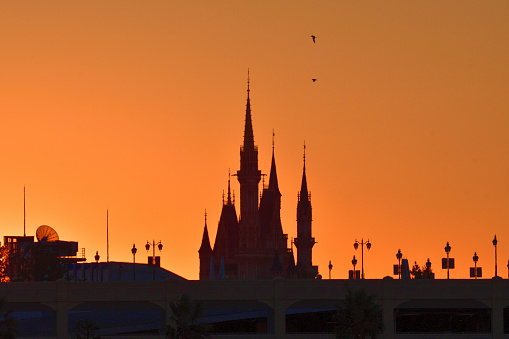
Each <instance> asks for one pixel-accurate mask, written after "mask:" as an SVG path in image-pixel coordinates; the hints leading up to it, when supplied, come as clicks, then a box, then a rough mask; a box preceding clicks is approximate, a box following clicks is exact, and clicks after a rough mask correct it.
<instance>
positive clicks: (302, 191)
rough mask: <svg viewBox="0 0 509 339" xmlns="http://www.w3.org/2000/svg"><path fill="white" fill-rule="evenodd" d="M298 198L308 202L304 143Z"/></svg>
mask: <svg viewBox="0 0 509 339" xmlns="http://www.w3.org/2000/svg"><path fill="white" fill-rule="evenodd" d="M300 197H301V199H302V197H304V198H305V199H306V200H308V197H309V194H308V183H307V179H306V143H304V167H303V169H302V184H301V185H300Z"/></svg>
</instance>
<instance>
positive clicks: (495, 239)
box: [491, 234, 498, 277]
mask: <svg viewBox="0 0 509 339" xmlns="http://www.w3.org/2000/svg"><path fill="white" fill-rule="evenodd" d="M491 242H492V243H493V246H495V277H498V274H497V244H498V240H497V235H496V234H495V237H494V238H493V240H492V241H491Z"/></svg>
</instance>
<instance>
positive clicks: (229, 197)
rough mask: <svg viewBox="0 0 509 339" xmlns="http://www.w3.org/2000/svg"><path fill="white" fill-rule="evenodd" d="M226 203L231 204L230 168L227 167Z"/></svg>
mask: <svg viewBox="0 0 509 339" xmlns="http://www.w3.org/2000/svg"><path fill="white" fill-rule="evenodd" d="M226 204H227V205H232V194H231V191H230V169H229V168H228V200H227V201H226Z"/></svg>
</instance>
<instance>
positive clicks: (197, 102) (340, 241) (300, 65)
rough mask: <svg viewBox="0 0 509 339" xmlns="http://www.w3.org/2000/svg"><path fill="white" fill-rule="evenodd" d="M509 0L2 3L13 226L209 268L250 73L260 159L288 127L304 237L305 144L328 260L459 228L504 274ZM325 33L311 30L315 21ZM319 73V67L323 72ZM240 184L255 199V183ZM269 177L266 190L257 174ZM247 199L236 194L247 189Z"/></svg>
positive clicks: (2, 125)
mask: <svg viewBox="0 0 509 339" xmlns="http://www.w3.org/2000/svg"><path fill="white" fill-rule="evenodd" d="M508 18H509V1H506V0H500V1H477V0H476V1H468V0H461V1H453V0H448V1H374V0H373V1H297V0H294V1H234V0H232V1H221V0H217V1H172V0H164V1H160V0H154V1H141V0H139V1H127V0H122V1H96V0H88V1H2V2H0V117H1V120H0V160H1V165H0V188H1V189H0V225H1V230H2V231H1V232H0V235H1V236H2V241H3V236H5V235H22V234H23V187H24V186H25V187H26V231H27V235H35V231H36V229H37V227H38V226H40V225H50V226H51V227H53V228H54V229H55V230H56V231H57V232H58V234H59V236H60V239H61V240H74V241H78V242H79V247H80V248H81V247H84V248H85V249H86V256H87V259H88V261H94V259H93V256H94V254H95V252H96V251H99V254H100V256H101V261H103V260H106V210H107V209H108V210H109V230H110V233H109V239H110V253H109V257H110V261H128V262H132V255H131V247H132V245H133V243H136V247H137V248H138V254H137V256H136V261H137V262H146V261H147V255H146V251H145V249H144V245H145V243H146V242H147V240H149V241H151V242H152V240H155V241H156V242H157V241H159V240H161V241H162V243H163V245H164V247H163V250H162V252H161V253H160V254H161V264H162V266H163V267H164V268H166V269H168V270H170V271H172V272H175V273H176V274H179V275H182V276H184V277H185V278H188V279H197V278H198V268H199V266H198V264H199V262H198V248H199V246H200V241H201V236H202V232H203V226H204V212H205V209H206V210H207V214H208V227H209V231H210V237H211V241H212V242H213V240H214V239H215V236H216V230H217V223H218V221H219V214H220V211H221V207H222V193H223V190H226V189H227V182H228V170H229V169H230V170H231V172H232V173H234V172H236V171H237V170H238V169H239V163H240V156H239V147H240V145H241V143H242V138H243V131H244V114H245V105H246V88H247V72H248V68H249V72H250V81H251V82H250V89H251V92H250V97H251V108H252V114H253V127H254V136H255V143H256V144H257V145H258V147H259V167H260V169H261V170H262V173H268V172H269V170H270V160H271V150H272V146H271V144H272V130H273V129H274V131H275V157H276V163H277V170H278V179H279V185H280V190H281V193H282V195H283V196H282V210H281V215H282V223H283V230H284V232H285V233H288V236H289V238H291V237H295V236H296V206H297V192H298V190H299V189H300V181H301V176H302V165H303V159H302V156H303V143H304V141H305V143H306V147H307V148H306V170H307V180H308V187H309V190H310V191H311V195H312V205H313V236H314V237H315V238H316V241H317V244H316V245H315V247H314V251H313V263H314V264H315V265H318V266H319V272H320V274H322V275H323V277H324V278H328V275H329V273H328V268H327V265H328V263H329V260H331V261H332V264H333V265H334V267H333V270H332V277H333V278H338V279H344V278H347V277H348V270H349V269H351V268H352V265H351V260H352V257H353V255H356V257H357V258H358V260H359V265H358V268H360V259H361V258H360V248H359V250H357V251H355V249H354V247H353V243H354V241H355V240H356V239H357V240H359V241H360V240H361V238H364V240H367V239H368V238H369V240H370V242H371V243H372V248H371V250H370V251H369V252H366V251H365V253H364V269H365V274H366V278H383V277H384V276H387V275H391V276H392V265H393V264H396V263H397V259H396V256H395V255H396V253H397V251H398V249H399V248H400V249H401V251H402V253H403V258H407V259H408V260H409V261H410V263H413V262H414V261H417V262H418V263H419V264H420V265H423V264H424V263H425V261H426V259H427V258H430V260H431V262H432V269H433V270H434V272H435V273H436V278H440V279H443V278H445V277H446V272H445V271H444V270H442V269H441V258H443V257H444V256H445V251H444V247H445V245H446V242H447V241H449V242H450V245H451V247H452V251H451V257H454V258H455V259H456V269H454V270H453V271H451V273H450V274H451V278H468V276H469V267H471V266H473V261H472V256H473V255H474V251H476V252H477V254H478V256H479V262H478V266H481V267H483V277H487V278H491V277H492V276H493V275H494V264H495V259H494V254H495V253H494V247H493V245H492V243H491V241H492V239H493V236H494V235H495V234H496V235H497V239H498V240H499V245H498V274H499V275H500V276H502V277H504V278H507V276H508V268H507V264H508V259H509V227H508V226H509V208H508V205H509V20H508ZM312 34H313V35H316V36H317V39H316V43H315V44H313V41H312V39H311V37H310V36H311V35H312ZM312 78H316V79H317V81H316V82H314V83H313V82H312V81H311V79H312ZM234 179H236V178H232V189H233V190H234V191H235V193H236V196H237V198H238V197H239V184H238V182H237V181H236V180H234ZM260 188H261V186H260ZM236 205H237V212H239V211H240V207H239V201H238V200H237V202H236Z"/></svg>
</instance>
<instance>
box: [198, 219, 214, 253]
mask: <svg viewBox="0 0 509 339" xmlns="http://www.w3.org/2000/svg"><path fill="white" fill-rule="evenodd" d="M198 252H199V253H202V252H203V253H212V247H210V239H209V231H208V229H207V212H205V227H204V228H203V237H202V239H201V246H200V249H199V250H198Z"/></svg>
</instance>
